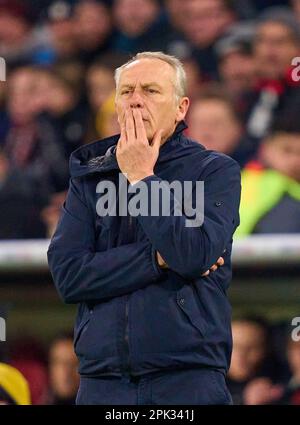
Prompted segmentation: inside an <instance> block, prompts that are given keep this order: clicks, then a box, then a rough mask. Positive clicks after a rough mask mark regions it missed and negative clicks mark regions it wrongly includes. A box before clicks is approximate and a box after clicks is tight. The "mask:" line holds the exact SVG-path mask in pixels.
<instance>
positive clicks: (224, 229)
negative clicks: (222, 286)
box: [138, 156, 241, 279]
mask: <svg viewBox="0 0 300 425" xmlns="http://www.w3.org/2000/svg"><path fill="white" fill-rule="evenodd" d="M201 179H202V180H203V181H204V220H203V224H202V225H201V226H198V227H187V226H186V219H187V217H186V216H185V215H181V216H178V215H176V214H174V208H172V205H174V204H173V201H174V195H173V193H172V191H171V190H170V193H168V196H170V199H171V211H170V215H169V216H163V215H162V214H161V213H160V214H159V215H157V216H155V215H152V216H151V214H148V215H147V216H138V220H139V222H140V224H141V226H142V227H143V230H144V232H145V233H146V235H147V237H148V238H149V239H150V241H151V242H152V245H153V249H154V250H156V251H158V252H159V253H160V255H161V256H162V258H163V259H164V260H165V261H166V263H167V264H168V267H169V268H170V269H171V270H173V271H175V272H177V273H178V274H180V275H181V276H182V277H184V278H187V279H195V278H199V277H200V276H201V274H202V273H204V272H205V271H206V270H208V269H209V268H210V267H211V266H212V265H213V264H214V263H215V262H216V261H217V259H218V258H219V257H220V256H221V255H222V253H223V252H224V250H225V249H226V246H227V245H228V243H229V242H230V241H231V239H232V235H233V233H234V231H235V229H236V227H237V226H238V224H239V203H240V190H241V188H240V167H239V165H238V164H237V163H236V162H235V161H234V160H232V159H231V158H229V157H226V156H219V157H218V158H216V159H214V160H213V161H211V162H210V164H209V165H208V166H207V167H206V170H205V174H204V175H202V176H201ZM143 181H144V182H145V183H146V184H147V186H148V193H151V189H150V185H151V182H153V181H160V182H161V183H162V181H161V180H160V179H159V178H158V177H157V176H155V175H153V176H149V177H147V178H145V179H144V180H143ZM162 184H163V183H162ZM164 190H165V191H168V190H169V188H168V187H165V188H164ZM165 193H166V192H165ZM193 196H194V189H193ZM148 208H149V209H150V208H151V199H150V198H149V199H148Z"/></svg>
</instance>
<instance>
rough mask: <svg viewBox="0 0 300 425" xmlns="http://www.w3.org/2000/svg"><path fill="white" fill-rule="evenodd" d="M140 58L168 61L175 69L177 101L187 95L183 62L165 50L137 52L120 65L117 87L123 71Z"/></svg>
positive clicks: (116, 79) (116, 71)
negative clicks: (164, 51)
mask: <svg viewBox="0 0 300 425" xmlns="http://www.w3.org/2000/svg"><path fill="white" fill-rule="evenodd" d="M140 59H160V60H161V61H163V62H166V63H168V64H169V65H171V67H172V68H173V69H174V71H175V75H176V77H175V81H174V88H175V98H176V101H177V102H179V100H180V99H181V98H182V97H184V96H186V73H185V70H184V68H183V64H182V63H181V61H180V60H179V59H177V58H176V57H175V56H171V55H167V54H165V53H163V52H140V53H137V54H136V55H135V56H134V57H133V58H131V59H130V60H129V61H128V62H126V63H124V65H122V66H120V67H119V68H117V69H116V70H115V82H116V87H117V88H118V85H119V81H120V77H121V73H122V71H123V70H124V68H126V67H127V66H128V65H130V64H131V63H132V62H135V61H137V60H140Z"/></svg>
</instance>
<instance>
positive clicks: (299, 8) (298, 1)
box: [291, 0, 300, 23]
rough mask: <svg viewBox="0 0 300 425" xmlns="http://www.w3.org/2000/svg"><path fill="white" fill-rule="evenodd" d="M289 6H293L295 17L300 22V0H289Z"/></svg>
mask: <svg viewBox="0 0 300 425" xmlns="http://www.w3.org/2000/svg"><path fill="white" fill-rule="evenodd" d="M291 6H292V8H293V11H294V14H295V16H296V19H297V20H298V22H299V23H300V0H291Z"/></svg>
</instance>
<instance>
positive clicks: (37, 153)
mask: <svg viewBox="0 0 300 425" xmlns="http://www.w3.org/2000/svg"><path fill="white" fill-rule="evenodd" d="M41 83H42V79H41V71H38V70H36V69H34V68H32V67H22V68H18V69H17V70H15V71H14V72H13V73H11V74H10V76H9V79H8V82H7V84H8V86H7V89H8V90H7V112H8V118H9V129H8V132H7V135H6V137H5V139H4V144H3V149H4V151H5V152H6V155H7V157H8V159H9V162H10V166H11V167H14V168H15V169H17V170H20V171H22V172H24V173H25V174H26V175H28V176H29V177H30V178H31V179H33V180H34V181H35V183H36V184H37V185H38V186H41V189H40V190H41V193H43V194H44V195H47V193H52V192H55V191H60V190H63V189H65V188H66V186H67V184H68V162H67V159H66V158H65V153H64V149H63V148H64V147H63V146H61V145H60V144H59V143H58V141H57V139H56V135H55V134H54V133H52V132H51V128H50V127H46V126H45V125H44V126H43V125H42V124H41V123H40V122H39V120H38V119H37V117H38V116H39V115H40V114H41V113H42V112H43V111H44V109H45V101H47V103H48V102H50V99H49V98H47V97H43V96H41ZM45 86H46V87H48V85H47V82H45ZM56 87H57V86H56ZM54 88H55V87H54ZM59 88H60V87H58V89H57V91H56V92H54V93H53V91H52V94H53V96H54V95H57V96H58V95H59V94H60V93H59ZM51 99H52V100H53V102H54V101H55V98H54V97H52V98H51ZM60 99H62V100H64V99H63V98H62V97H60ZM58 107H59V108H60V106H58Z"/></svg>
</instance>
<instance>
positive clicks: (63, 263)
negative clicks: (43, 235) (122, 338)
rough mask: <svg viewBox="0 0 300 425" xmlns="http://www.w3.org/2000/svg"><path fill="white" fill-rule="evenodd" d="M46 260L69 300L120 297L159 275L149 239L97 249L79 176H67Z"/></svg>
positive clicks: (63, 297) (65, 299) (66, 298)
mask: <svg viewBox="0 0 300 425" xmlns="http://www.w3.org/2000/svg"><path fill="white" fill-rule="evenodd" d="M48 263H49V267H50V271H51V274H52V277H53V280H54V283H55V286H56V288H57V290H58V293H59V295H60V296H61V298H62V299H63V301H64V302H65V303H70V304H72V303H79V302H83V301H85V302H88V301H97V300H98V301H100V300H101V299H103V298H107V297H115V296H119V295H124V294H126V293H129V292H132V291H135V290H137V289H139V288H142V287H144V286H146V285H148V284H150V283H152V282H154V281H155V280H157V279H158V278H159V277H160V276H161V274H162V271H161V270H160V269H159V267H158V265H157V264H156V260H155V257H154V254H153V250H152V246H151V243H150V242H149V241H143V242H137V243H132V244H127V245H121V246H118V247H116V248H112V249H109V250H107V251H103V252H96V251H95V226H94V221H93V215H92V213H91V211H90V210H89V209H88V206H87V205H86V203H85V200H84V194H83V193H82V190H81V183H80V181H78V179H74V180H71V183H70V188H69V191H68V195H67V199H66V202H65V204H64V206H63V210H62V215H61V217H60V220H59V223H58V225H57V229H56V231H55V234H54V236H53V238H52V240H51V243H50V246H49V248H48Z"/></svg>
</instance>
